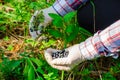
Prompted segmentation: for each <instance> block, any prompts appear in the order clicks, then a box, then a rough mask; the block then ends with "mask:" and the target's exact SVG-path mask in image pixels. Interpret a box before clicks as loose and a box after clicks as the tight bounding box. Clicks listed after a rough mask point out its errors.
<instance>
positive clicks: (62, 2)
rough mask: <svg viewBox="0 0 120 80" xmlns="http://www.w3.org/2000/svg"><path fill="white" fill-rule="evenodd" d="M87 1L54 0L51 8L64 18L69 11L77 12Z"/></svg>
mask: <svg viewBox="0 0 120 80" xmlns="http://www.w3.org/2000/svg"><path fill="white" fill-rule="evenodd" d="M87 1H89V0H56V2H55V3H54V4H53V8H54V9H55V11H56V12H57V13H58V14H59V15H61V16H64V15H65V14H67V13H69V12H71V11H74V10H77V9H78V8H79V7H80V6H82V5H83V4H85V3H86V2H87Z"/></svg>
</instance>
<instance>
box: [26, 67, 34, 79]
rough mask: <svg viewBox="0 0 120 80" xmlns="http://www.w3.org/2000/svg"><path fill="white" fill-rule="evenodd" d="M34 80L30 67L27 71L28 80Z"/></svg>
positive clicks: (32, 70)
mask: <svg viewBox="0 0 120 80" xmlns="http://www.w3.org/2000/svg"><path fill="white" fill-rule="evenodd" d="M34 79H35V73H34V69H33V67H32V66H30V68H29V70H28V80H34Z"/></svg>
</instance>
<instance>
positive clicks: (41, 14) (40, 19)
mask: <svg viewBox="0 0 120 80" xmlns="http://www.w3.org/2000/svg"><path fill="white" fill-rule="evenodd" d="M49 13H54V14H57V13H56V11H55V10H54V9H53V7H52V6H50V7H49V8H46V9H42V10H37V11H35V13H34V14H33V16H32V17H31V19H30V22H29V31H30V35H31V36H32V38H33V39H36V38H37V37H38V36H39V35H40V34H41V33H42V29H43V28H44V27H46V26H48V25H49V24H50V23H51V21H52V18H51V17H50V16H49V15H48V14H49Z"/></svg>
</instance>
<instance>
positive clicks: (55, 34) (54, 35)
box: [48, 29, 62, 38]
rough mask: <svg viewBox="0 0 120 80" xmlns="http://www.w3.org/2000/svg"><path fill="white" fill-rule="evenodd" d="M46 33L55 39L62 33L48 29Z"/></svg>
mask: <svg viewBox="0 0 120 80" xmlns="http://www.w3.org/2000/svg"><path fill="white" fill-rule="evenodd" d="M48 32H49V33H50V34H51V35H52V36H53V37H55V38H61V37H62V33H61V32H60V31H57V30H52V29H50V30H48Z"/></svg>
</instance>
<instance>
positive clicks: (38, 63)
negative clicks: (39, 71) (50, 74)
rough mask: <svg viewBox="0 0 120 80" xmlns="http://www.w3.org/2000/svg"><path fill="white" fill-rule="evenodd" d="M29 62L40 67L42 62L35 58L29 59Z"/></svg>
mask: <svg viewBox="0 0 120 80" xmlns="http://www.w3.org/2000/svg"><path fill="white" fill-rule="evenodd" d="M30 60H31V61H33V62H34V63H35V64H36V65H37V66H42V65H43V64H42V62H41V61H40V60H39V59H37V58H30Z"/></svg>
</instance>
